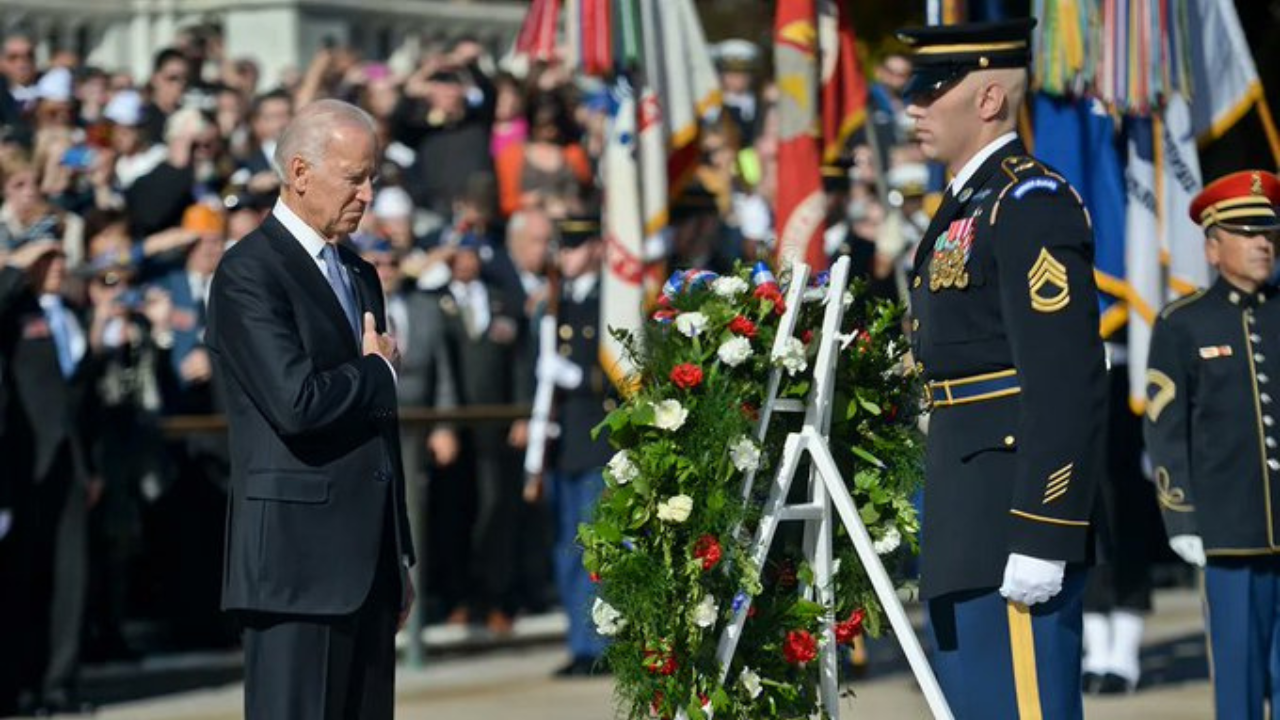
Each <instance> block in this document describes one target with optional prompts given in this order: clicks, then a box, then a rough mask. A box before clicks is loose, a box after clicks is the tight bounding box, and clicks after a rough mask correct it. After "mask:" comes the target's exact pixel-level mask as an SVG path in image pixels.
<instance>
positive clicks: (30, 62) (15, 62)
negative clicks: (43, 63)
mask: <svg viewBox="0 0 1280 720" xmlns="http://www.w3.org/2000/svg"><path fill="white" fill-rule="evenodd" d="M0 60H3V63H0V72H3V74H4V76H5V77H6V78H8V79H9V82H11V83H14V84H15V85H21V86H23V87H26V86H27V85H30V84H31V83H33V82H35V81H36V52H35V47H33V46H32V45H31V41H30V40H28V39H26V38H24V37H15V38H9V39H8V40H7V41H5V44H4V53H3V57H0Z"/></svg>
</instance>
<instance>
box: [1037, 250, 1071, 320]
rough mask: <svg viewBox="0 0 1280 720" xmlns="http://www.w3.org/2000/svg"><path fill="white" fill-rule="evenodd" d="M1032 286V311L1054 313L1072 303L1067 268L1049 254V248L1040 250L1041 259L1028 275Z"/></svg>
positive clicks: (1039, 258) (1038, 259)
mask: <svg viewBox="0 0 1280 720" xmlns="http://www.w3.org/2000/svg"><path fill="white" fill-rule="evenodd" d="M1027 280H1028V282H1029V283H1030V285H1031V309H1033V310H1035V311H1036V312H1042V313H1052V312H1057V311H1059V310H1061V309H1062V308H1064V307H1066V306H1067V305H1068V304H1069V303H1070V302H1071V288H1070V287H1068V285H1067V267H1066V266H1065V265H1063V264H1062V263H1060V262H1058V260H1057V259H1056V258H1055V257H1054V256H1053V255H1050V254H1049V249H1048V248H1040V257H1038V258H1036V262H1035V264H1034V265H1032V266H1031V270H1030V272H1028V273H1027Z"/></svg>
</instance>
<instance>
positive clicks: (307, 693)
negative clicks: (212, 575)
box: [241, 511, 401, 720]
mask: <svg viewBox="0 0 1280 720" xmlns="http://www.w3.org/2000/svg"><path fill="white" fill-rule="evenodd" d="M391 522H392V514H391V512H390V511H388V512H387V513H386V519H385V521H384V533H383V539H382V548H381V550H380V551H379V553H378V569H377V571H376V572H375V573H374V579H373V584H372V587H371V588H370V590H369V595H368V596H367V597H366V598H365V601H364V603H362V604H361V606H360V607H359V609H357V610H356V611H355V612H354V613H352V614H350V615H341V616H316V615H287V614H279V613H265V612H246V613H243V614H242V616H241V617H242V623H243V627H244V662H245V699H244V702H245V707H244V709H245V718H246V720H391V718H392V717H393V715H394V711H395V676H396V649H395V635H396V621H397V618H398V615H399V610H400V602H401V597H400V579H399V578H400V575H399V561H398V560H397V558H396V557H395V538H394V536H393V535H392V533H393V532H394V530H393V529H392V525H391Z"/></svg>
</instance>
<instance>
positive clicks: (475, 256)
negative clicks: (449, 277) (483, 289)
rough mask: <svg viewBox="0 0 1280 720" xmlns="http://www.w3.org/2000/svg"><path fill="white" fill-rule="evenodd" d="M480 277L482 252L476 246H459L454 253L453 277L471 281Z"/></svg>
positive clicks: (465, 281) (461, 280) (459, 280)
mask: <svg viewBox="0 0 1280 720" xmlns="http://www.w3.org/2000/svg"><path fill="white" fill-rule="evenodd" d="M479 278H480V254H479V253H477V252H476V251H475V248H458V251H457V252H456V253H454V255H453V279H454V280H457V281H458V282H464V283H467V282H471V281H472V280H477V279H479Z"/></svg>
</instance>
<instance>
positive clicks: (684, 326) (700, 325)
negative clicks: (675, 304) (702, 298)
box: [676, 312, 707, 337]
mask: <svg viewBox="0 0 1280 720" xmlns="http://www.w3.org/2000/svg"><path fill="white" fill-rule="evenodd" d="M705 329H707V316H706V315H703V314H702V313H700V312H687V313H681V314H679V315H677V316H676V330H679V331H680V334H681V335H684V336H685V337H693V336H694V335H700V334H702V331H703V330H705Z"/></svg>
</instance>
